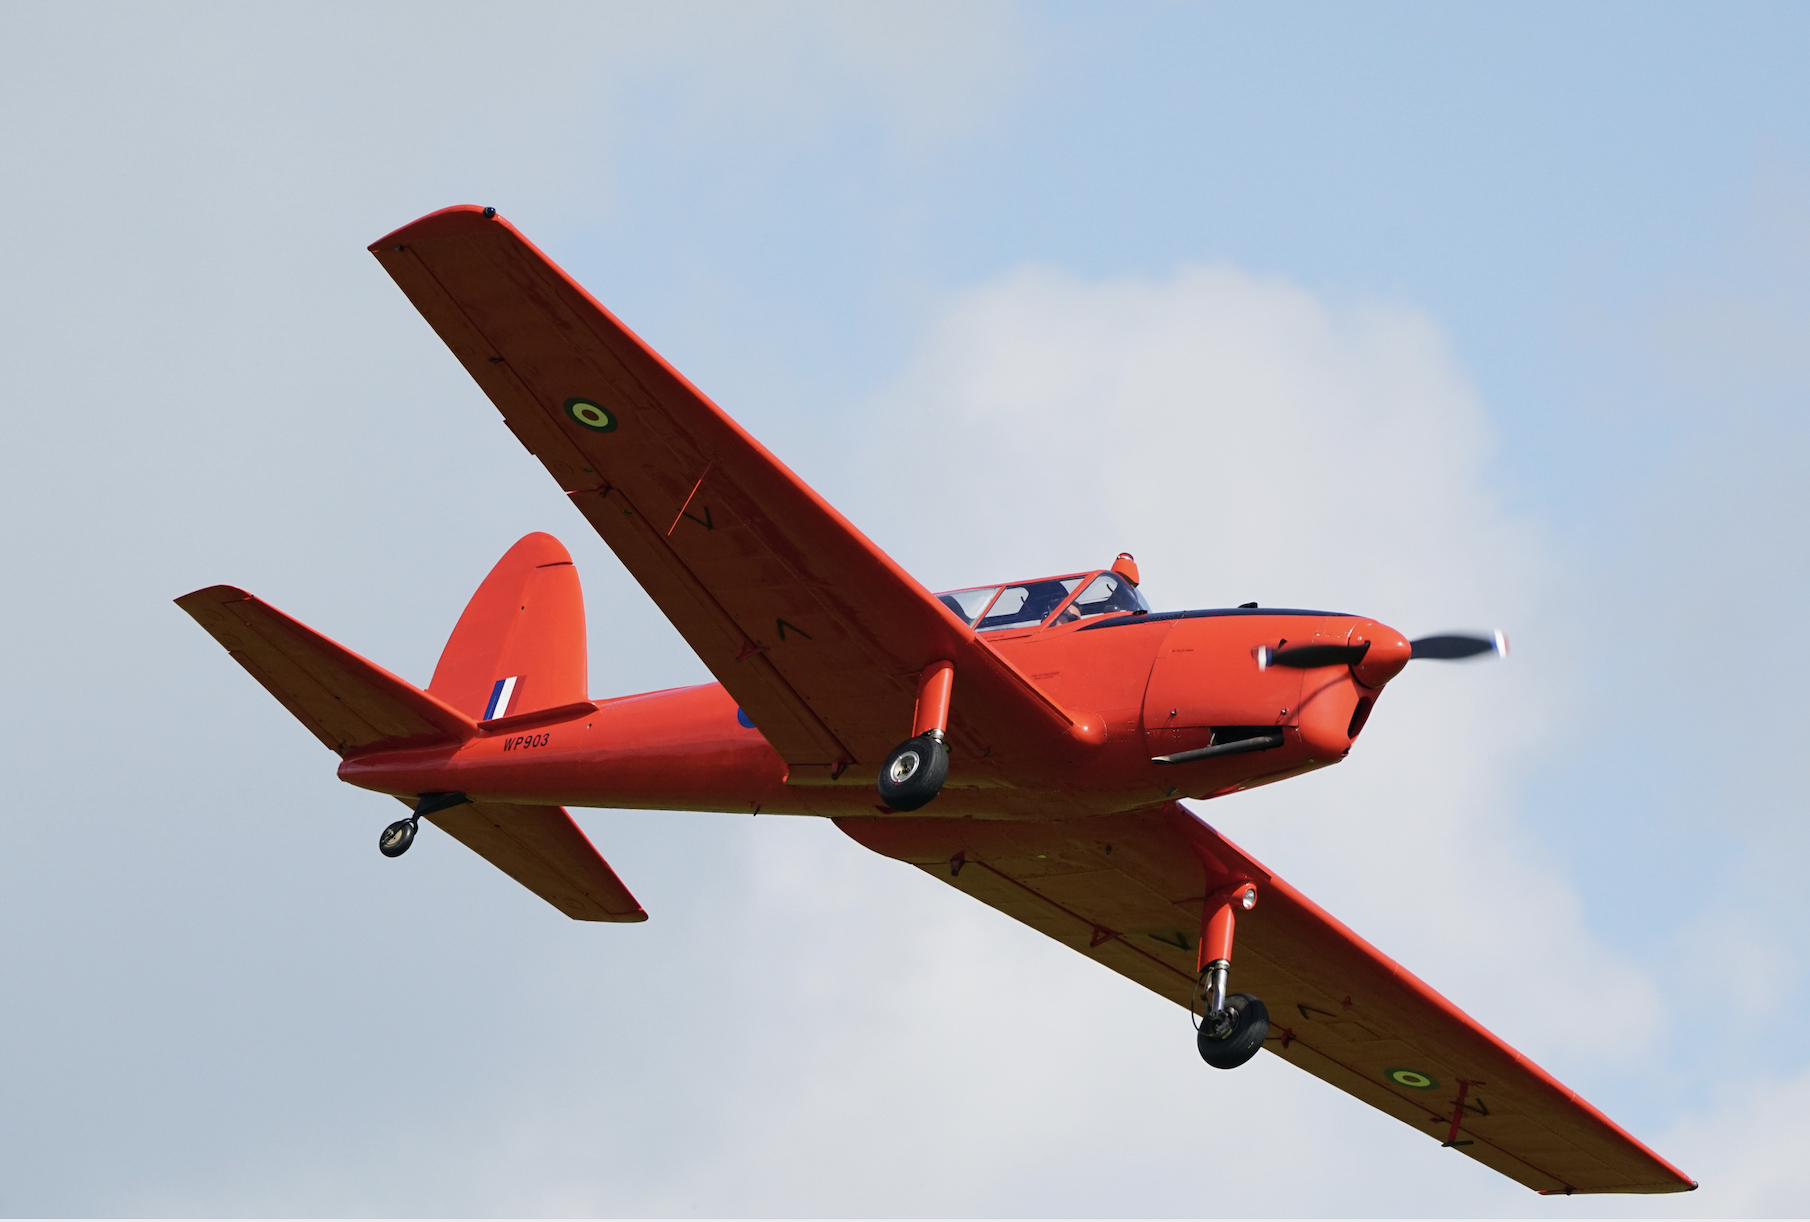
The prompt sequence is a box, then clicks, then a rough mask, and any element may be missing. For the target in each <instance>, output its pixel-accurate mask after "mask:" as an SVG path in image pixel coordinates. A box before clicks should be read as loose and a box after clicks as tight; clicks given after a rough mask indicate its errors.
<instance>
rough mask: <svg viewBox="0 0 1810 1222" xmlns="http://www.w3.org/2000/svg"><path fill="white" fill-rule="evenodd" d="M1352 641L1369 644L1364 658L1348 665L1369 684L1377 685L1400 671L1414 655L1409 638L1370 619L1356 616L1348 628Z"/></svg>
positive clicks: (1357, 676)
mask: <svg viewBox="0 0 1810 1222" xmlns="http://www.w3.org/2000/svg"><path fill="white" fill-rule="evenodd" d="M1351 643H1352V644H1353V645H1365V644H1367V645H1369V646H1370V648H1369V649H1367V650H1365V651H1364V659H1363V661H1361V662H1358V663H1356V664H1355V665H1353V666H1352V668H1351V675H1352V677H1353V678H1354V679H1356V680H1357V681H1358V682H1359V683H1361V684H1363V685H1364V686H1365V687H1368V688H1372V689H1375V688H1379V687H1381V686H1382V685H1383V684H1385V683H1387V682H1389V680H1391V679H1393V678H1395V676H1397V675H1399V674H1401V669H1402V667H1404V666H1406V665H1407V664H1408V659H1409V658H1411V657H1413V656H1414V647H1413V646H1412V645H1410V644H1409V643H1408V638H1407V637H1405V636H1403V635H1402V634H1401V633H1399V632H1397V631H1396V630H1395V629H1393V628H1391V627H1389V626H1388V625H1387V624H1379V623H1377V622H1376V621H1375V620H1373V619H1367V620H1359V621H1358V622H1357V623H1356V624H1355V625H1354V626H1353V627H1352V629H1351Z"/></svg>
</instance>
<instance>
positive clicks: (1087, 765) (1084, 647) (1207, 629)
mask: <svg viewBox="0 0 1810 1222" xmlns="http://www.w3.org/2000/svg"><path fill="white" fill-rule="evenodd" d="M980 639H981V640H983V641H985V642H986V644H987V645H988V646H989V647H990V648H992V650H993V651H994V652H995V653H996V654H997V655H998V656H999V657H1001V658H1003V659H1004V660H1006V661H1007V662H1009V663H1010V664H1011V665H1012V666H1013V667H1014V669H1016V670H1017V671H1018V672H1019V673H1020V674H1021V675H1022V676H1023V677H1024V678H1025V679H1026V681H1027V682H1029V683H1031V684H1033V685H1034V686H1036V687H1037V688H1038V689H1039V690H1041V691H1042V692H1043V693H1044V694H1045V695H1047V696H1048V697H1049V698H1050V699H1051V700H1052V701H1054V702H1055V703H1056V704H1058V705H1060V706H1061V707H1063V708H1064V709H1066V710H1068V711H1070V712H1071V714H1076V715H1077V716H1076V721H1077V729H1078V732H1077V733H1076V734H1073V735H1071V736H1070V738H1069V740H1068V741H1067V742H1065V743H1063V744H1062V745H1061V746H1060V747H1059V748H1056V749H1054V755H1055V758H1050V757H1049V756H1048V755H1044V756H1042V757H1040V758H1036V759H1027V758H1015V757H1014V756H1013V755H1011V754H1009V753H1004V752H995V751H994V750H993V748H992V745H991V744H989V743H987V742H985V741H980V740H978V739H976V738H975V737H974V736H973V735H971V734H963V733H961V732H959V731H952V733H951V743H950V757H951V758H950V771H949V779H948V782H947V784H946V785H945V786H944V788H943V791H942V793H941V794H940V795H939V796H938V797H937V799H936V800H935V802H933V803H932V804H931V805H930V806H929V807H928V808H926V809H925V810H924V811H923V813H924V814H928V815H939V816H944V817H951V818H961V817H974V818H1040V817H1047V814H1048V811H1049V809H1050V806H1049V804H1050V800H1051V798H1052V797H1057V796H1059V797H1060V799H1061V801H1062V805H1063V809H1064V810H1065V811H1067V812H1070V813H1077V812H1087V813H1099V814H1107V813H1112V812H1116V811H1125V810H1135V809H1138V808H1141V807H1147V806H1149V805H1151V804H1152V803H1153V802H1160V801H1162V800H1164V799H1166V798H1173V797H1178V796H1187V797H1192V798H1210V797H1216V796H1219V795H1221V794H1225V793H1230V792H1234V791H1236V790H1239V789H1245V788H1249V787H1251V786H1254V785H1258V784H1268V783H1269V782H1272V781H1276V780H1281V779H1283V778H1285V777H1289V776H1295V775H1298V774H1300V773H1302V772H1307V771H1310V770H1312V769H1315V768H1322V767H1325V766H1326V765H1328V764H1335V763H1337V762H1339V760H1341V759H1343V758H1344V757H1345V755H1346V754H1348V753H1349V751H1350V750H1351V746H1352V743H1353V741H1354V740H1355V739H1356V737H1357V736H1358V734H1359V733H1360V732H1361V731H1362V729H1363V724H1364V721H1365V719H1366V718H1367V717H1368V715H1369V711H1370V708H1371V706H1372V705H1373V704H1374V702H1375V700H1376V698H1377V696H1378V695H1380V692H1381V688H1382V686H1383V684H1384V683H1386V682H1387V681H1388V679H1389V678H1391V677H1393V675H1394V674H1395V673H1396V672H1397V671H1399V670H1400V667H1401V663H1402V662H1404V661H1405V660H1406V652H1405V650H1406V644H1405V642H1403V641H1402V640H1401V638H1400V634H1398V633H1395V632H1394V631H1393V630H1390V629H1387V628H1384V627H1383V626H1382V625H1380V624H1377V623H1376V622H1375V621H1373V620H1367V619H1362V618H1359V617H1356V616H1349V615H1340V614H1329V613H1324V612H1313V611H1289V610H1267V609H1247V608H1234V609H1224V610H1211V611H1191V612H1169V613H1157V614H1136V615H1116V616H1105V617H1100V618H1096V619H1091V620H1084V621H1081V622H1079V623H1071V624H1065V625H1060V626H1056V627H1042V628H1033V629H1029V630H1026V631H1022V632H1003V633H993V634H987V635H983V636H982V637H981V638H980ZM1358 640H1362V641H1369V642H1371V643H1372V645H1373V648H1372V650H1371V651H1370V653H1369V654H1367V655H1366V660H1365V663H1364V664H1363V665H1359V666H1351V665H1336V666H1324V667H1317V668H1314V669H1308V670H1301V669H1289V668H1284V667H1270V668H1268V669H1263V668H1260V667H1259V665H1258V663H1257V651H1258V649H1259V648H1260V647H1264V646H1267V647H1269V648H1271V649H1278V648H1284V647H1290V646H1300V645H1307V644H1340V645H1344V644H1349V643H1352V642H1354V641H1358ZM1397 655H1399V656H1397ZM961 698H962V689H961V683H960V677H959V676H957V679H956V683H955V693H954V700H953V708H954V710H955V711H956V713H957V714H959V712H960V709H961ZM906 729H907V727H906V726H904V725H901V727H900V737H901V738H902V737H904V736H905V732H906ZM1245 739H1261V741H1262V742H1263V743H1264V744H1268V743H1272V742H1273V743H1275V744H1276V745H1274V746H1269V745H1264V746H1262V747H1261V748H1259V749H1253V750H1248V751H1243V750H1241V751H1236V752H1234V753H1231V754H1224V755H1209V756H1207V757H1206V758H1198V759H1189V760H1186V761H1185V762H1179V763H1159V762H1156V761H1157V760H1158V759H1159V758H1161V757H1174V756H1178V755H1184V754H1186V753H1190V752H1199V751H1200V750H1201V749H1203V748H1209V747H1213V746H1215V744H1218V745H1219V748H1220V749H1221V750H1225V749H1227V747H1228V745H1229V744H1236V743H1239V742H1240V741H1241V740H1245ZM1090 740H1092V741H1090ZM879 764H880V761H879V760H862V761H858V762H856V763H854V764H851V765H849V766H848V767H846V768H845V769H843V770H842V771H841V772H840V774H839V775H837V776H835V777H833V778H830V777H826V776H824V775H823V774H822V772H821V771H820V770H813V775H810V776H808V777H806V778H803V779H799V778H791V777H789V775H788V774H789V770H788V768H787V766H786V763H785V761H784V760H782V759H781V758H780V757H779V755H778V754H777V753H775V752H774V750H773V749H772V747H770V746H769V745H768V744H767V741H766V740H765V739H764V738H763V737H762V736H761V734H760V732H759V730H758V729H757V728H756V727H755V726H754V725H753V724H752V723H751V721H750V719H749V718H747V717H746V715H745V714H743V713H742V711H741V710H740V709H738V708H737V706H736V703H735V700H734V699H733V698H732V697H731V696H730V695H729V694H728V692H727V691H725V690H724V689H723V687H722V686H721V685H720V684H716V683H709V684H701V685H698V686H694V687H682V688H672V689H669V690H665V691H655V692H646V693H642V694H639V695H633V696H621V697H616V698H613V699H605V700H598V701H596V702H594V708H593V707H584V706H580V708H579V710H578V711H577V712H576V713H572V712H570V711H568V710H553V711H551V712H550V714H542V715H538V716H537V715H536V714H528V715H526V716H522V717H513V718H507V719H504V720H503V721H501V722H493V723H486V724H485V728H484V732H483V733H481V734H479V735H478V736H477V737H474V738H472V739H470V740H468V741H466V742H463V743H460V744H457V745H450V744H446V743H440V744H435V745H432V746H424V747H420V748H414V749H387V750H376V751H367V752H355V753H353V754H351V755H349V756H348V757H347V758H346V759H345V761H344V762H343V763H342V764H341V765H340V769H339V775H340V777H341V779H342V780H345V781H348V782H350V783H352V784H354V785H359V786H362V787H364V788H367V789H374V790H378V791H380V792H384V793H391V794H396V795H398V796H413V795H415V794H419V793H426V792H435V791H457V792H460V793H465V794H469V795H471V796H472V797H474V798H479V799H491V800H497V801H509V802H525V803H544V804H548V805H565V806H596V807H619V808H632V809H656V810H696V811H722V812H735V813H752V812H756V811H759V812H762V813H770V814H798V815H821V816H844V815H872V814H875V813H876V812H877V813H880V814H885V813H888V812H887V811H886V809H885V808H884V807H883V806H880V805H878V798H877V795H876V793H875V789H874V783H875V778H876V773H877V769H878V767H879Z"/></svg>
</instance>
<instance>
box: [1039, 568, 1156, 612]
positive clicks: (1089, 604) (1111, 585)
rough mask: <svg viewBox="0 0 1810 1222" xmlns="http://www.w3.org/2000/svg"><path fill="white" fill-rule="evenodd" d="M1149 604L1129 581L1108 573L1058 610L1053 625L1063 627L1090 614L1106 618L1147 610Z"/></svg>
mask: <svg viewBox="0 0 1810 1222" xmlns="http://www.w3.org/2000/svg"><path fill="white" fill-rule="evenodd" d="M1148 610H1150V604H1149V603H1147V602H1145V601H1144V596H1143V595H1142V594H1139V593H1138V588H1137V587H1136V586H1134V585H1132V584H1131V583H1130V582H1129V581H1126V580H1124V579H1123V578H1120V577H1115V576H1114V575H1113V574H1111V573H1101V574H1100V575H1099V576H1098V577H1096V578H1094V579H1093V580H1092V581H1090V582H1088V583H1087V588H1086V589H1085V590H1083V591H1081V593H1080V594H1078V595H1076V596H1075V601H1074V602H1072V603H1070V604H1069V605H1068V606H1066V607H1064V608H1062V614H1061V615H1058V616H1057V617H1056V623H1058V624H1067V623H1070V622H1072V621H1074V620H1078V619H1086V618H1087V617H1088V616H1090V615H1107V614H1109V613H1111V612H1114V611H1148Z"/></svg>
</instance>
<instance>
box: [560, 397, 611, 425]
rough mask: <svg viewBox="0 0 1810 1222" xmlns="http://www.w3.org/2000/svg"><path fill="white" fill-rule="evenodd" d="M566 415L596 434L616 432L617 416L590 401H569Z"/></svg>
mask: <svg viewBox="0 0 1810 1222" xmlns="http://www.w3.org/2000/svg"><path fill="white" fill-rule="evenodd" d="M566 415H567V416H569V417H570V418H571V419H572V420H573V421H574V422H575V423H577V424H580V425H583V426H584V427H585V428H587V429H590V430H591V431H592V432H594V433H613V432H615V431H616V414H615V413H614V412H612V411H610V410H609V409H608V408H606V407H604V406H602V405H601V404H598V403H596V402H593V401H592V400H590V399H567V400H566Z"/></svg>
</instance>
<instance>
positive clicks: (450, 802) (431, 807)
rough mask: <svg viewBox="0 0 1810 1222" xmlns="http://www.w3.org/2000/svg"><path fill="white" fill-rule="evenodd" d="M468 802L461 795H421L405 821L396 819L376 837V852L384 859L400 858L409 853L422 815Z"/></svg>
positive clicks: (466, 798) (467, 799)
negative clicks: (413, 810) (413, 811)
mask: <svg viewBox="0 0 1810 1222" xmlns="http://www.w3.org/2000/svg"><path fill="white" fill-rule="evenodd" d="M469 801H471V799H470V798H468V797H466V796H465V795H464V794H462V793H424V794H422V795H421V796H420V797H419V798H418V799H417V800H416V802H415V813H414V814H412V815H410V816H409V817H408V818H406V819H398V820H396V822H394V823H392V824H390V825H389V826H388V827H386V828H384V829H383V834H382V835H381V836H379V837H377V851H378V852H379V853H382V854H383V855H384V856H385V857H400V856H402V855H403V854H404V853H406V852H408V851H409V845H411V844H413V843H415V833H416V831H418V830H419V829H420V826H421V816H422V815H431V814H433V813H434V812H436V811H442V810H446V809H447V808H449V807H453V806H463V805H464V804H465V803H467V802H469Z"/></svg>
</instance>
